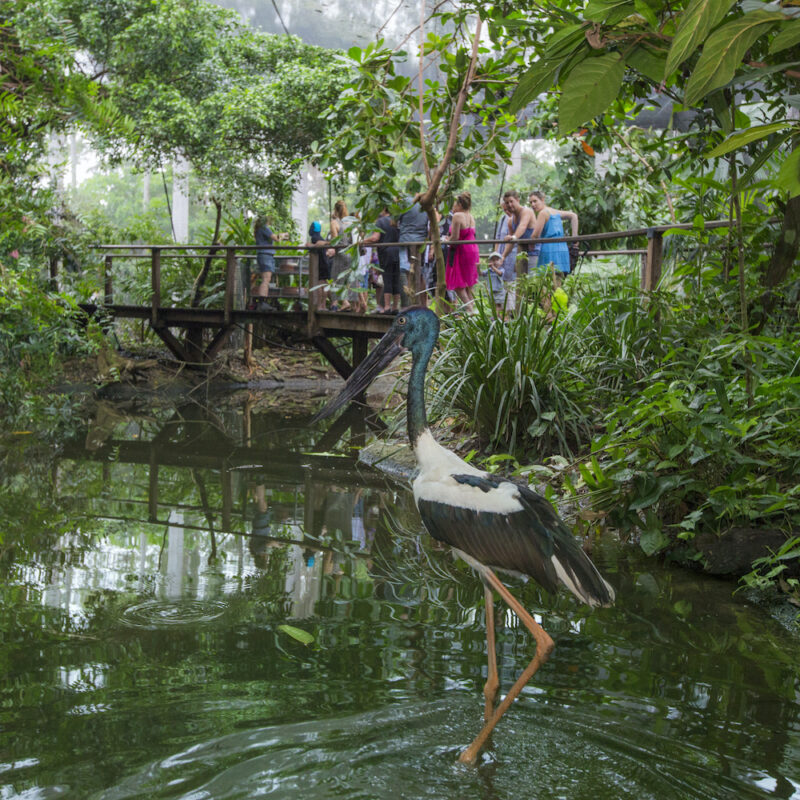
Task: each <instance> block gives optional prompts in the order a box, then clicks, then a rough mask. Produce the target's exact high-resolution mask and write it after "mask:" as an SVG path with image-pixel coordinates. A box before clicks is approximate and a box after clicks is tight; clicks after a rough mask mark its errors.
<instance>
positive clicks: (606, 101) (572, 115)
mask: <svg viewBox="0 0 800 800" xmlns="http://www.w3.org/2000/svg"><path fill="white" fill-rule="evenodd" d="M624 74H625V60H624V59H623V58H622V56H621V55H619V53H606V54H605V55H602V56H598V57H597V58H587V59H586V60H585V61H583V62H581V64H579V65H578V66H577V67H576V68H575V69H573V70H572V72H570V74H569V77H568V78H567V79H566V80H565V81H564V85H563V86H562V90H563V91H562V94H561V101H560V102H559V104H558V131H559V133H561V134H562V135H565V134H567V133H570V132H571V131H573V130H575V128H577V127H578V126H579V125H581V124H582V123H584V122H586V121H587V120H590V119H592V117H596V116H597V115H598V114H602V113H603V111H605V110H606V109H607V108H608V106H609V105H610V104H611V102H612V101H613V100H614V99H615V98H616V97H617V95H618V94H619V89H620V87H621V86H622V78H623V76H624Z"/></svg>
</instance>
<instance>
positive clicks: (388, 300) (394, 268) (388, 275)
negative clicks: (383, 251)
mask: <svg viewBox="0 0 800 800" xmlns="http://www.w3.org/2000/svg"><path fill="white" fill-rule="evenodd" d="M399 307H400V264H399V262H397V261H395V262H394V263H389V264H387V265H386V269H385V271H384V274H383V310H384V311H390V310H392V309H394V310H397V309H398V308H399Z"/></svg>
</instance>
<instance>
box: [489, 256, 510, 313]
mask: <svg viewBox="0 0 800 800" xmlns="http://www.w3.org/2000/svg"><path fill="white" fill-rule="evenodd" d="M486 276H487V277H488V279H489V291H490V292H491V294H492V300H493V301H494V307H495V309H496V310H497V316H498V317H502V316H503V315H504V314H505V306H506V287H505V283H504V281H503V255H502V253H499V252H498V251H497V250H495V251H494V252H493V253H490V254H489V267H488V269H487V270H486Z"/></svg>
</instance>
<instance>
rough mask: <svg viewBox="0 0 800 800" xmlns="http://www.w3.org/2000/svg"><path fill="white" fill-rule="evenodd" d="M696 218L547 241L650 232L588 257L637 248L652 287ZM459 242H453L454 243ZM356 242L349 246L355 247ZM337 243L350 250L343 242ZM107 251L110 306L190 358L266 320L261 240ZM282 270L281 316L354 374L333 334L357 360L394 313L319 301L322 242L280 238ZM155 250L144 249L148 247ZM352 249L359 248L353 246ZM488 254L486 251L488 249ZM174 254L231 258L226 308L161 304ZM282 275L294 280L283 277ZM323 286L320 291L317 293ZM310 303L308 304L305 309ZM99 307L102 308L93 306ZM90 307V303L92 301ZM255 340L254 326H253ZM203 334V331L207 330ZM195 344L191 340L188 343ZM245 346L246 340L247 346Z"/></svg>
mask: <svg viewBox="0 0 800 800" xmlns="http://www.w3.org/2000/svg"><path fill="white" fill-rule="evenodd" d="M728 225H729V222H728V221H727V220H715V221H713V222H707V223H706V224H705V226H704V228H705V230H713V229H716V228H724V227H727V226H728ZM694 227H695V226H694V225H692V224H680V225H658V226H653V227H649V228H635V229H631V230H626V231H611V232H607V233H590V234H583V235H580V236H563V237H559V238H548V239H547V240H546V241H547V242H548V243H555V242H565V243H571V242H578V243H589V244H591V243H592V242H600V241H610V240H618V239H619V240H625V239H630V238H634V237H646V239H647V247H646V248H644V249H642V248H638V249H617V250H587V251H586V252H584V253H583V256H584V257H595V256H604V255H611V254H614V255H622V254H625V255H638V256H640V257H641V259H642V269H641V287H642V290H643V291H652V290H653V289H655V288H656V286H657V285H658V283H659V281H660V279H661V270H662V264H663V244H664V236H665V235H667V234H668V233H669V232H670V231H674V230H691V229H693V228H694ZM537 241H540V242H541V241H544V240H542V239H539V240H536V239H520V240H519V241H518V244H519V245H527V244H535V243H536V242H537ZM428 243H429V242H427V241H416V242H403V243H402V244H401V246H403V247H408V248H409V249H410V251H411V253H412V255H415V256H416V258H412V260H411V263H412V270H411V273H410V279H409V287H410V291H411V292H412V293H413V294H414V295H417V296H418V295H420V294H423V293H424V292H425V291H426V290H427V287H425V286H423V285H422V270H421V269H419V266H420V261H421V259H420V258H419V254H420V253H421V251H422V248H424V247H425V246H426V245H427V244H428ZM454 244H455V243H451V245H450V246H453V245H454ZM477 244H478V245H479V246H480V247H482V248H484V249H486V248H488V249H490V250H494V249H501V248H502V246H503V245H505V244H506V242H505V241H504V240H500V239H483V240H479V241H478V242H477ZM354 246H357V245H350V246H349V247H350V248H352V247H354ZM370 246H371V247H378V248H380V247H390V246H395V247H396V246H398V243H392V244H386V245H382V244H371V245H370ZM335 247H336V249H337V250H342V249H347V248H345V247H344V246H342V245H338V246H335ZM97 249H99V250H100V251H101V252H103V253H104V254H105V257H104V260H103V264H104V272H103V287H104V289H103V294H104V303H103V305H104V306H105V308H106V309H107V310H108V311H110V312H111V313H113V314H114V316H117V317H130V318H138V319H147V320H148V321H149V323H150V326H151V327H152V328H153V330H154V331H155V332H156V333H157V334H158V335H159V336H160V338H161V339H162V340H163V341H164V342H165V344H167V346H168V347H169V348H170V350H172V352H173V353H174V354H175V355H176V356H177V357H178V358H181V359H182V360H184V361H187V362H188V363H208V362H209V361H211V360H213V359H214V357H215V356H216V353H217V352H218V350H219V349H220V348H221V347H222V345H223V344H224V343H225V341H226V340H227V338H228V336H229V334H230V333H231V331H232V328H233V327H235V326H236V325H242V326H244V325H252V323H254V322H256V321H258V320H260V319H261V320H263V319H265V315H264V314H263V313H257V312H253V311H248V309H247V299H248V297H249V296H250V286H249V277H250V275H249V270H248V269H244V268H243V266H244V263H243V262H250V261H251V260H252V259H254V257H255V255H256V253H257V252H258V250H259V249H262V248H259V247H258V246H256V245H100V246H98V248H97ZM272 249H274V250H275V257H276V267H277V268H276V270H275V273H274V276H273V277H274V280H275V284H274V286H271V287H270V297H271V298H276V299H278V300H291V301H292V308H291V310H290V311H288V312H285V313H284V314H283V315H282V319H283V322H282V323H281V324H285V326H288V327H292V326H294V328H295V329H297V328H298V326H299V327H300V328H302V329H304V334H305V336H306V337H307V338H308V339H310V340H311V341H313V342H314V343H315V344H316V345H317V346H318V348H319V349H320V351H321V352H322V353H323V354H324V355H325V356H326V357H327V358H328V359H329V360H330V361H331V363H332V364H333V365H334V367H335V368H336V369H337V370H338V371H339V372H340V373H341V374H343V375H345V376H346V375H347V374H349V372H350V370H351V369H352V367H351V366H350V365H349V364H348V363H347V362H346V361H345V360H344V359H343V358H342V357H341V356H340V355H339V353H338V351H337V350H336V349H335V348H334V347H333V345H332V344H330V342H329V341H328V337H330V336H348V337H352V339H353V353H354V359H353V360H354V364H357V363H358V362H359V361H360V360H361V359H362V358H363V357H364V356H365V355H366V352H367V339H368V338H369V337H375V336H380V335H382V334H383V332H385V330H386V329H387V328H388V323H389V320H388V319H386V318H381V317H380V316H378V317H375V316H368V315H353V314H347V315H345V314H337V313H335V312H331V311H328V310H326V309H325V308H324V303H322V302H320V300H321V299H322V297H323V296H324V295H323V292H324V291H325V288H326V285H327V284H326V283H324V282H321V281H320V279H319V266H318V256H319V252H320V247H319V246H308V245H275V246H274V248H272ZM143 250H144V251H149V252H142V251H143ZM351 252H352V251H351ZM487 254H488V253H484V255H487ZM123 259H125V260H127V259H142V260H144V259H146V260H149V261H150V284H151V294H150V302H149V304H147V305H146V306H134V305H120V304H116V303H115V302H114V300H115V296H114V295H115V290H114V265H115V263H117V262H119V261H120V260H123ZM172 259H196V260H197V259H203V260H220V259H223V260H224V262H225V266H224V273H223V280H224V292H223V298H222V308H221V309H219V308H217V309H211V308H200V307H198V306H197V304H195V305H193V306H192V307H189V308H187V307H181V308H177V307H175V306H174V305H169V306H168V305H165V304H162V267H163V266H164V263H165V262H168V261H169V260H172ZM282 280H288V281H289V282H290V283H289V284H288V285H287V284H282ZM318 293H319V294H318ZM303 303H305V305H306V307H305V309H304V308H303ZM92 308H94V309H96V308H97V307H92ZM87 310H91V309H90V307H88V306H87ZM170 327H173V328H174V327H179V328H185V329H192V328H194V329H195V330H196V329H198V328H203V327H208V328H216V329H218V330H217V332H216V334H215V336H214V338H213V340H212V342H211V343H210V344H209V345H208V346H207V347H205V349H203V348H198V347H192V346H191V337H190V336H189V335H188V334H187V337H186V340H187V341H186V342H180V341H179V340H178V339H177V337H175V336H174V335H173V334H172V333H171V332H170V330H169V328H170ZM250 330H251V333H250V336H251V339H252V328H251V329H250ZM200 338H201V339H202V337H200ZM187 343H188V344H187ZM245 349H247V348H246V346H245Z"/></svg>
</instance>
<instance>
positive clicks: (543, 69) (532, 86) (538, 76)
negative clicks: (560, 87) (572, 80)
mask: <svg viewBox="0 0 800 800" xmlns="http://www.w3.org/2000/svg"><path fill="white" fill-rule="evenodd" d="M557 69H558V63H555V64H554V63H552V62H550V63H548V62H545V61H537V62H536V63H535V64H532V65H531V66H530V67H528V71H527V72H526V73H525V74H524V75H523V76H522V78H521V79H520V82H519V83H518V84H517V88H516V89H515V90H514V94H513V95H512V96H511V102H510V103H509V106H508V110H509V111H510V112H511V113H512V114H516V113H517V112H518V111H520V110H521V109H523V108H525V106H526V105H528V103H530V102H531V101H532V100H534V99H536V97H538V96H539V95H540V94H541V93H542V92H543V91H545V90H546V89H549V88H550V87H551V86H552V85H553V79H554V78H555V75H556V70H557Z"/></svg>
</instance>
